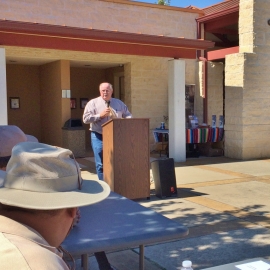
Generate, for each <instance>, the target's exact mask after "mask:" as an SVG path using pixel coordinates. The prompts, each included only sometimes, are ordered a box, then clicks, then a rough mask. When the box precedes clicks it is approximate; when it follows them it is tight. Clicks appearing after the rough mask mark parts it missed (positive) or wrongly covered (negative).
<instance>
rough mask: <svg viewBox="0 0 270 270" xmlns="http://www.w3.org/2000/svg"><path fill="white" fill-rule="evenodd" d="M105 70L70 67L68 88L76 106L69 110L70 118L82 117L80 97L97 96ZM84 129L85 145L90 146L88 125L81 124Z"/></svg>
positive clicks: (90, 97)
mask: <svg viewBox="0 0 270 270" xmlns="http://www.w3.org/2000/svg"><path fill="white" fill-rule="evenodd" d="M105 80H106V79H105V70H104V69H93V68H76V67H72V68H71V69H70V88H71V97H72V98H76V101H77V108H76V109H72V110H71V118H80V119H82V115H83V111H84V110H83V109H81V108H80V99H81V98H87V99H89V100H90V99H92V98H96V97H98V96H99V90H98V89H99V84H100V83H102V82H104V81H105ZM83 126H84V129H85V146H86V149H89V148H90V139H89V138H90V131H89V125H88V124H87V125H86V124H83Z"/></svg>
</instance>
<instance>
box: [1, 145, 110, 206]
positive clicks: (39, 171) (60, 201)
mask: <svg viewBox="0 0 270 270" xmlns="http://www.w3.org/2000/svg"><path fill="white" fill-rule="evenodd" d="M71 157H72V152H71V151H70V150H68V149H64V148H59V147H55V146H51V145H47V144H42V143H37V142H22V143H19V144H17V145H15V146H14V147H13V149H12V154H11V158H10V160H9V162H8V164H7V168H6V169H7V170H6V172H5V173H1V174H0V183H1V178H2V181H3V185H2V187H0V203H2V204H5V205H10V206H16V207H21V208H27V209H37V210H52V209H63V208H71V207H80V206H86V205H90V204H94V203H97V202H100V201H102V200H104V199H105V198H106V197H107V196H108V195H109V193H110V187H109V186H108V184H107V183H105V182H104V181H99V180H91V179H88V177H85V178H84V179H82V177H81V172H80V168H79V165H78V163H77V162H76V160H75V159H74V158H71ZM73 157H74V156H73Z"/></svg>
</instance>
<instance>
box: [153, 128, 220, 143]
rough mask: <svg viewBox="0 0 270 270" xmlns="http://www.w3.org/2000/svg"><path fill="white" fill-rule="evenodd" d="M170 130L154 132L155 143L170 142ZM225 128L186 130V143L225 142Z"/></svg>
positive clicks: (157, 129) (158, 129) (155, 130)
mask: <svg viewBox="0 0 270 270" xmlns="http://www.w3.org/2000/svg"><path fill="white" fill-rule="evenodd" d="M168 134H169V129H160V128H156V129H154V130H153V135H154V139H155V142H156V143H157V142H164V141H168ZM223 135H224V128H218V127H215V128H213V127H200V128H187V129H186V143H207V142H219V141H222V140H223Z"/></svg>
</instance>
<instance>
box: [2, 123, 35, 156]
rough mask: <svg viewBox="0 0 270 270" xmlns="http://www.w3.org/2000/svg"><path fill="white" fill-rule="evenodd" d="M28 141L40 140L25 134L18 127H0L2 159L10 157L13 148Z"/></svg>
mask: <svg viewBox="0 0 270 270" xmlns="http://www.w3.org/2000/svg"><path fill="white" fill-rule="evenodd" d="M27 141H35V142H37V141H38V140H37V138H36V137H34V136H31V135H26V134H24V132H23V131H22V130H21V129H20V128H19V127H17V126H13V125H6V126H0V157H8V156H10V155H11V150H12V148H13V146H15V145H16V144H17V143H20V142H27Z"/></svg>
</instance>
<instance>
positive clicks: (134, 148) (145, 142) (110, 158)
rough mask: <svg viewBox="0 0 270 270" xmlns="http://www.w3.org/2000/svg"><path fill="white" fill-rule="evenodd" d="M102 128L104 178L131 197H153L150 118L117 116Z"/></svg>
mask: <svg viewBox="0 0 270 270" xmlns="http://www.w3.org/2000/svg"><path fill="white" fill-rule="evenodd" d="M102 128H103V130H102V133H103V178H104V181H105V182H106V183H108V184H109V186H110V187H111V190H112V191H114V192H116V193H118V194H120V195H122V196H124V197H127V198H129V199H139V198H145V197H146V198H149V197H150V154H149V153H150V152H149V119H144V118H127V119H120V118H116V119H112V120H110V121H108V122H107V123H105V124H103V126H102Z"/></svg>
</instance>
